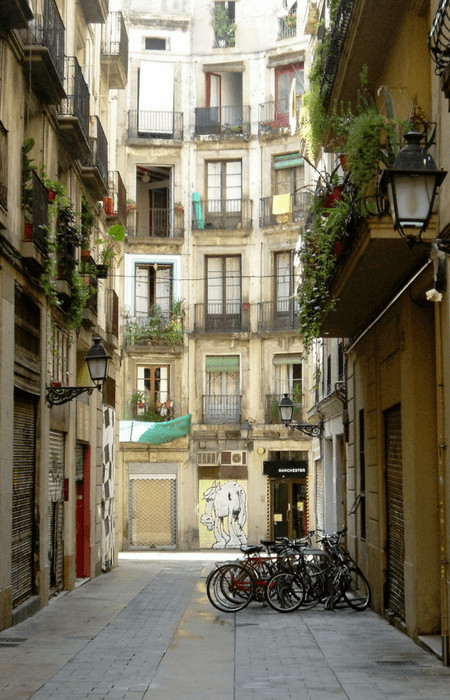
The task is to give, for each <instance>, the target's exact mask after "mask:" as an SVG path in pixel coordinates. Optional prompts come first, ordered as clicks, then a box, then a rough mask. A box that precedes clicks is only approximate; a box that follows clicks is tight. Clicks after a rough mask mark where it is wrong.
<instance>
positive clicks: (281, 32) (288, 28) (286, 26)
mask: <svg viewBox="0 0 450 700" xmlns="http://www.w3.org/2000/svg"><path fill="white" fill-rule="evenodd" d="M294 36H297V13H296V12H289V14H288V15H287V16H286V17H282V18H281V19H280V26H279V28H278V39H279V40H280V39H291V38H292V37H294Z"/></svg>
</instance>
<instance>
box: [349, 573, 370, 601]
mask: <svg viewBox="0 0 450 700" xmlns="http://www.w3.org/2000/svg"><path fill="white" fill-rule="evenodd" d="M348 573H349V577H348V585H347V586H346V588H345V590H344V600H345V602H346V603H347V605H349V606H350V607H351V608H353V609H354V610H365V609H366V608H367V606H368V605H369V603H370V586H369V582H368V581H367V579H366V577H365V576H364V574H363V573H362V571H361V570H360V569H359V568H358V567H357V566H349V567H348Z"/></svg>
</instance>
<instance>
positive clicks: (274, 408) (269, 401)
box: [264, 392, 303, 424]
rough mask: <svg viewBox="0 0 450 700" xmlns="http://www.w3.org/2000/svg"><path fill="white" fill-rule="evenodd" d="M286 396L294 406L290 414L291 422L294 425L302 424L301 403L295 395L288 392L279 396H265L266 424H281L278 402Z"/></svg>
mask: <svg viewBox="0 0 450 700" xmlns="http://www.w3.org/2000/svg"><path fill="white" fill-rule="evenodd" d="M286 395H287V396H288V397H289V398H290V399H291V401H292V402H293V404H294V411H293V414H292V421H293V422H294V423H301V422H302V412H303V406H302V403H301V401H299V400H298V396H297V394H292V393H289V392H283V393H280V394H266V398H265V411H264V418H265V422H266V423H273V424H275V423H281V422H282V421H281V418H280V411H279V409H278V406H279V405H280V401H281V399H282V398H283V397H284V396H286Z"/></svg>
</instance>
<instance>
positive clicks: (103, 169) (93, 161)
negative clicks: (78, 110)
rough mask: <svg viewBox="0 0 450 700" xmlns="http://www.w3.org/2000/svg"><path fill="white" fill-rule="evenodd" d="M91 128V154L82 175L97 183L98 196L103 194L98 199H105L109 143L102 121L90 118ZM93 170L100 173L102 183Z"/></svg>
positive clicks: (95, 117) (84, 164) (84, 165)
mask: <svg viewBox="0 0 450 700" xmlns="http://www.w3.org/2000/svg"><path fill="white" fill-rule="evenodd" d="M90 127H91V128H90V137H89V146H90V149H91V153H90V156H89V157H88V158H87V159H86V160H85V161H84V162H83V169H84V172H83V173H82V174H83V177H84V178H85V179H91V180H92V179H93V180H96V181H97V183H96V184H97V187H96V190H97V191H98V194H99V193H100V191H102V192H103V194H102V195H101V196H100V197H97V199H103V196H104V194H106V192H107V191H108V142H107V140H106V136H105V132H104V131H103V127H102V125H101V122H100V119H99V118H98V117H97V116H93V117H91V118H90ZM93 170H94V171H96V172H97V173H98V175H99V176H100V181H101V182H99V181H98V178H96V177H95V173H92V171H93ZM91 174H92V175H93V177H92V178H90V175H91Z"/></svg>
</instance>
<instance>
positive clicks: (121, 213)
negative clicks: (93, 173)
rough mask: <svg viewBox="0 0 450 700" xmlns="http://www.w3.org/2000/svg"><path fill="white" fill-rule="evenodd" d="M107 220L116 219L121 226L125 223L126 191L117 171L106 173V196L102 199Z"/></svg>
mask: <svg viewBox="0 0 450 700" xmlns="http://www.w3.org/2000/svg"><path fill="white" fill-rule="evenodd" d="M103 208H104V210H105V214H106V216H107V218H112V219H118V220H119V222H120V223H121V224H122V226H126V223H127V191H126V189H125V185H124V184H123V180H122V177H121V175H120V173H119V172H118V171H117V170H110V171H109V173H108V196H107V197H105V198H104V199H103Z"/></svg>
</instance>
